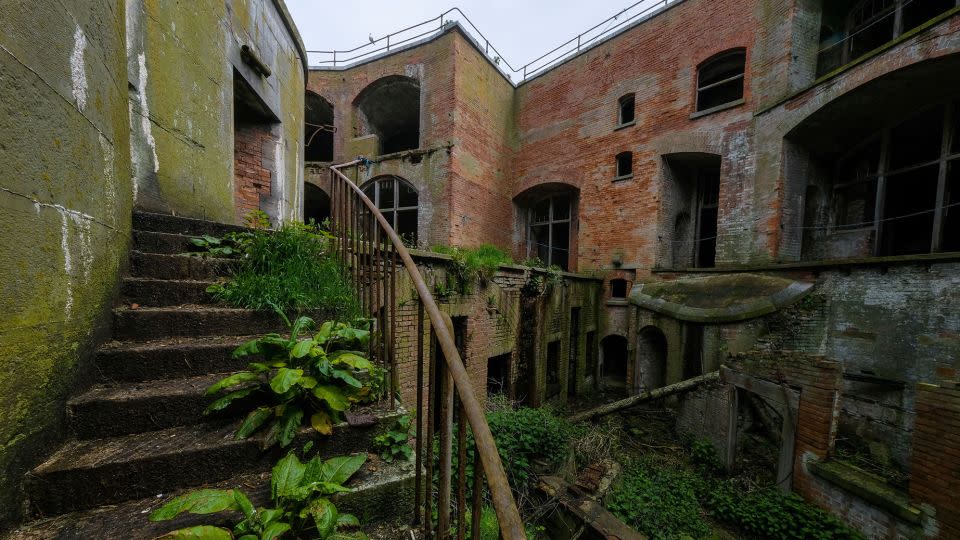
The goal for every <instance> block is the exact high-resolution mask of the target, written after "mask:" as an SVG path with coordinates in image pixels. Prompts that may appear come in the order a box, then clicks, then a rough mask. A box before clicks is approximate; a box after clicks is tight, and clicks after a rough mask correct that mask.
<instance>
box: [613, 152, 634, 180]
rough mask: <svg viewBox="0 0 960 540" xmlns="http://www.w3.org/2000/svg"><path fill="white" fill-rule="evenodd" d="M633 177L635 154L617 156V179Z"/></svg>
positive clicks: (625, 153)
mask: <svg viewBox="0 0 960 540" xmlns="http://www.w3.org/2000/svg"><path fill="white" fill-rule="evenodd" d="M631 176H633V152H620V153H619V154H617V179H618V180H619V179H621V178H629V177H631Z"/></svg>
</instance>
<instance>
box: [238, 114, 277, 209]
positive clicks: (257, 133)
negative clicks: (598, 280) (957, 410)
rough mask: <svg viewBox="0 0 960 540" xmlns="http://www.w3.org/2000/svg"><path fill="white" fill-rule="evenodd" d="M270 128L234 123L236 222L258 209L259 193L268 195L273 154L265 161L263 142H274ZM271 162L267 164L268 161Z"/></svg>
mask: <svg viewBox="0 0 960 540" xmlns="http://www.w3.org/2000/svg"><path fill="white" fill-rule="evenodd" d="M275 144H276V143H275V141H274V139H273V136H272V135H271V133H270V128H269V127H267V126H264V125H263V124H244V123H237V125H236V128H235V129H234V139H233V190H234V199H235V201H236V210H237V223H243V222H244V218H246V216H247V215H249V214H250V213H251V212H255V211H257V210H259V209H260V196H261V195H269V194H270V180H271V172H270V168H269V165H270V163H272V156H269V155H267V162H265V161H264V145H268V148H269V147H272V146H273V145H275ZM268 162H270V163H268Z"/></svg>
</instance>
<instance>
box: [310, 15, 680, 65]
mask: <svg viewBox="0 0 960 540" xmlns="http://www.w3.org/2000/svg"><path fill="white" fill-rule="evenodd" d="M682 1H683V0H639V1H637V2H634V3H633V4H630V5H629V6H627V7H625V8H623V9H622V10H620V11H618V12H617V13H616V14H615V15H612V16H610V17H609V18H607V19H604V20H602V21H600V22H599V23H597V24H595V25H593V26H592V27H590V28H588V29H586V30H584V31H583V32H580V33H579V34H577V35H576V36H574V37H572V38H570V39H568V40H567V41H565V42H563V43H561V44H560V45H558V46H556V47H554V48H553V49H551V50H550V51H548V52H546V53H544V54H542V55H540V56H539V57H537V58H535V59H533V60H531V61H530V62H527V63H526V64H524V65H522V66H520V67H516V68H515V67H513V66H512V65H511V64H510V62H508V61H507V59H506V58H504V56H503V54H502V53H501V52H500V51H498V50H497V49H496V47H494V46H493V44H492V43H490V40H489V39H487V37H486V36H484V35H483V32H481V31H480V30H479V29H478V28H477V26H476V25H475V24H473V21H471V20H470V18H469V17H467V15H466V13H464V12H463V11H462V10H461V9H460V8H459V7H452V8H450V9H448V10H446V11H444V12H443V13H441V14H440V15H438V16H436V17H433V18H432V19H427V20H425V21H422V22H419V23H417V24H413V25H410V26H408V27H406V28H402V29H400V30H397V31H395V32H391V33H389V34H387V35H385V36H383V37H381V38H377V39H374V38H373V37H371V38H370V42H369V43H364V44H362V45H359V46H357V47H354V48H352V49H344V50H330V51H319V50H309V51H307V55H308V56H310V58H309V60H310V62H308V63H310V65H311V67H314V68H321V69H322V68H331V67H332V68H336V67H349V66H350V65H352V64H354V63H360V62H363V61H365V60H369V59H372V58H374V57H376V56H378V55H380V54H384V53H388V52H390V50H391V48H392V49H393V50H396V49H397V48H398V47H403V46H405V45H408V44H411V43H413V42H415V41H417V40H419V39H422V38H426V37H428V36H431V35H435V34H438V33H440V32H443V31H444V30H445V29H446V25H447V24H448V23H451V22H453V21H454V20H456V21H460V22H461V23H462V24H463V28H464V29H465V30H467V31H468V32H469V33H470V34H472V36H473V39H474V40H475V41H476V42H477V44H478V45H481V46H482V47H483V51H484V54H486V55H487V56H489V57H490V59H491V61H492V62H493V63H494V64H495V65H496V66H497V67H498V69H500V71H501V72H503V74H504V75H506V76H507V77H508V78H511V79H512V76H514V75H518V74H520V75H521V77H522V78H521V79H520V81H518V84H519V83H523V82H524V81H526V80H527V79H529V78H531V77H533V76H535V75H537V74H539V73H541V72H543V71H545V70H547V69H549V68H551V67H553V66H555V65H557V64H559V63H561V62H563V61H564V60H566V59H567V58H570V57H571V56H575V55H577V54H579V53H580V52H581V51H582V50H586V49H588V48H590V47H592V46H594V45H596V44H597V43H600V42H601V41H603V40H605V39H606V38H608V37H610V36H613V35H614V34H616V33H618V32H619V31H620V30H622V29H624V28H625V27H626V26H628V25H630V24H633V23H634V22H639V21H641V20H644V19H648V18H650V17H653V16H654V15H657V14H658V13H660V12H662V11H664V10H665V9H666V8H667V7H669V6H671V5H673V4H676V3H679V2H682ZM454 15H456V17H455V18H454V17H453V16H454ZM438 23H439V26H437V24H438ZM311 55H312V56H311Z"/></svg>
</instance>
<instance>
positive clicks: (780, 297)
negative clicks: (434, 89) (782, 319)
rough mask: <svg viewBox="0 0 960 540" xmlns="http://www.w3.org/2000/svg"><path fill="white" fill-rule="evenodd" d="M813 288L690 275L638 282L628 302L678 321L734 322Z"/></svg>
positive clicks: (768, 279) (749, 277) (745, 277)
mask: <svg viewBox="0 0 960 540" xmlns="http://www.w3.org/2000/svg"><path fill="white" fill-rule="evenodd" d="M812 288H813V284H812V283H806V282H802V281H794V280H792V279H786V278H780V277H774V276H764V275H759V274H723V275H716V276H691V277H684V278H680V279H676V280H672V281H654V282H647V283H637V284H636V285H634V286H633V291H631V293H630V303H632V304H634V305H637V306H639V307H642V308H645V309H649V310H651V311H654V312H657V313H661V314H664V315H668V316H670V317H673V318H675V319H679V320H681V321H691V322H700V323H721V322H734V321H742V320H746V319H752V318H755V317H759V316H761V315H766V314H768V313H773V312H774V311H777V310H778V309H780V308H782V307H785V306H787V305H790V304H792V303H793V302H795V301H797V300H799V299H800V298H801V297H803V296H804V295H806V294H807V293H808V292H810V290H811V289H812Z"/></svg>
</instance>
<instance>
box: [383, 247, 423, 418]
mask: <svg viewBox="0 0 960 540" xmlns="http://www.w3.org/2000/svg"><path fill="white" fill-rule="evenodd" d="M389 248H390V340H389V341H387V347H388V350H387V354H388V355H389V358H390V373H389V376H390V378H389V382H388V384H387V390H388V391H389V392H390V395H391V396H392V395H394V394H395V393H396V390H397V383H398V382H399V381H397V380H396V377H397V355H396V350H397V349H396V347H397V250H396V249H393V246H390V247H389ZM419 311H420V320H419V321H418V326H417V328H423V306H422V305H421V306H420V310H419ZM417 369H419V370H421V372H422V371H423V339H421V340H420V344H419V347H418V351H417ZM422 382H423V381H419V383H420V384H418V385H417V397H418V398H419V397H420V388H423V386H422ZM395 407H396V402H395V401H394V400H392V399H391V400H390V410H391V411H392V410H393V409H394V408H395ZM417 411H418V414H419V411H420V405H419V404H418V405H417Z"/></svg>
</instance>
